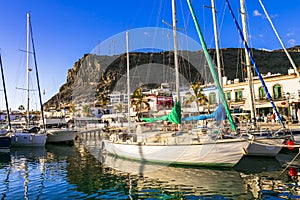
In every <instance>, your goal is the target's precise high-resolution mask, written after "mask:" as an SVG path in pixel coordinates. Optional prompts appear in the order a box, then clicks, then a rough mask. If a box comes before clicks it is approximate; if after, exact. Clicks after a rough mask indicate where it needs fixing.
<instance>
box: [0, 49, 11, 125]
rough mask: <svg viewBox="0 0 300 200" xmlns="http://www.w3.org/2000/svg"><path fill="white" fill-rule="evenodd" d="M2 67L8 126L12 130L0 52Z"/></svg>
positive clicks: (0, 65) (2, 73) (0, 59)
mask: <svg viewBox="0 0 300 200" xmlns="http://www.w3.org/2000/svg"><path fill="white" fill-rule="evenodd" d="M0 67H1V77H2V85H3V91H4V97H5V106H6V112H7V120H8V126H9V130H11V122H10V114H9V108H8V101H7V94H6V86H5V80H4V72H3V66H2V58H1V53H0Z"/></svg>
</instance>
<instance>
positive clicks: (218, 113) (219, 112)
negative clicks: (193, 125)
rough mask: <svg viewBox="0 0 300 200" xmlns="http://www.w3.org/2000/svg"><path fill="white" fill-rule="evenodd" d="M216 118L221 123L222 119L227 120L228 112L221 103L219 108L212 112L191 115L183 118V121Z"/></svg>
mask: <svg viewBox="0 0 300 200" xmlns="http://www.w3.org/2000/svg"><path fill="white" fill-rule="evenodd" d="M212 118H215V120H216V121H217V122H218V123H219V122H220V121H222V120H225V118H226V113H225V110H224V108H223V106H222V105H221V104H220V105H219V106H218V108H217V109H216V110H215V111H214V112H213V113H211V114H204V115H198V116H191V117H185V118H183V119H182V121H196V120H206V119H212Z"/></svg>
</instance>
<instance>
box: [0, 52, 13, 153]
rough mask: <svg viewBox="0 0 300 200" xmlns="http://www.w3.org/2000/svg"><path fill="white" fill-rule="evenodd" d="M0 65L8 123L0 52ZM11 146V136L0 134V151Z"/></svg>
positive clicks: (8, 116)
mask: <svg viewBox="0 0 300 200" xmlns="http://www.w3.org/2000/svg"><path fill="white" fill-rule="evenodd" d="M0 67H1V75H2V83H3V90H4V96H5V103H6V104H5V105H6V112H7V119H8V123H9V127H10V126H11V125H10V115H9V109H8V104H7V95H6V87H5V80H4V73H3V66H2V58H1V54H0ZM10 146H11V138H10V136H8V135H0V151H1V150H4V151H6V150H9V149H10Z"/></svg>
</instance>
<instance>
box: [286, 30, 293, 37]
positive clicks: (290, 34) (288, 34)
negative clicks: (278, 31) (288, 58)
mask: <svg viewBox="0 0 300 200" xmlns="http://www.w3.org/2000/svg"><path fill="white" fill-rule="evenodd" d="M294 34H295V33H294V32H293V31H291V32H288V33H287V34H286V36H287V37H290V36H292V35H294Z"/></svg>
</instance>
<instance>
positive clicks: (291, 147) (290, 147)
mask: <svg viewBox="0 0 300 200" xmlns="http://www.w3.org/2000/svg"><path fill="white" fill-rule="evenodd" d="M286 145H287V149H288V150H294V148H295V147H294V145H295V143H294V141H293V140H291V139H288V140H287V141H286Z"/></svg>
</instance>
